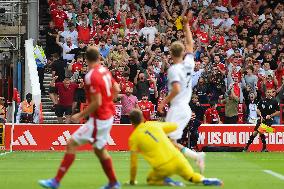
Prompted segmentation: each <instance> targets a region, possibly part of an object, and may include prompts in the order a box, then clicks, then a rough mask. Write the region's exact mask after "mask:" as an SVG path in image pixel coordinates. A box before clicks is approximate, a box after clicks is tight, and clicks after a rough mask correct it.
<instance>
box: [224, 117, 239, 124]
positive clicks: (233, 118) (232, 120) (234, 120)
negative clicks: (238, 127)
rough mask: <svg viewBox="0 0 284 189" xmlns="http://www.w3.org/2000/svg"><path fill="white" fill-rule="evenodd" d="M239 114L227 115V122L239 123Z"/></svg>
mask: <svg viewBox="0 0 284 189" xmlns="http://www.w3.org/2000/svg"><path fill="white" fill-rule="evenodd" d="M238 119H239V117H238V116H233V117H227V116H225V122H224V123H225V124H236V123H238Z"/></svg>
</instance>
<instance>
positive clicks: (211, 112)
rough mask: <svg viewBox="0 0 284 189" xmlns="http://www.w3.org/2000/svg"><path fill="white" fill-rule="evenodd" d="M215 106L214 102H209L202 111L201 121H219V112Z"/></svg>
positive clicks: (207, 122)
mask: <svg viewBox="0 0 284 189" xmlns="http://www.w3.org/2000/svg"><path fill="white" fill-rule="evenodd" d="M216 108H217V104H216V102H214V101H213V102H210V107H209V108H208V109H207V110H206V111H205V113H204V119H203V121H204V123H205V124H218V123H220V122H221V121H220V116H219V113H218V111H217V109H216Z"/></svg>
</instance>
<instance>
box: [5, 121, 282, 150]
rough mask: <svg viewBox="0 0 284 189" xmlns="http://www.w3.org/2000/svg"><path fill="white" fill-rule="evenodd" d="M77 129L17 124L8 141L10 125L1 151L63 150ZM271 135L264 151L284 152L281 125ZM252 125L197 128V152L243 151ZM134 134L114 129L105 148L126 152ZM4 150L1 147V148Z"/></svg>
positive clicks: (129, 129) (74, 126)
mask: <svg viewBox="0 0 284 189" xmlns="http://www.w3.org/2000/svg"><path fill="white" fill-rule="evenodd" d="M79 127H80V125H79V124H68V125H62V124H61V125H60V124H32V125H31V124H30V125H29V124H16V125H15V128H14V137H13V139H11V124H6V125H5V128H4V130H3V131H4V136H5V137H4V139H5V140H4V145H3V146H4V148H5V150H10V143H11V141H12V147H13V150H16V151H18V150H25V151H48V150H56V151H57V150H58V151H61V150H64V149H65V146H66V142H67V140H68V139H69V138H70V137H71V135H72V133H73V132H74V131H75V130H76V129H78V128H79ZM273 128H275V132H274V133H269V134H266V140H267V144H268V145H267V147H268V150H269V151H284V125H276V126H273ZM253 129H254V125H246V124H237V125H201V127H199V141H198V147H199V149H201V148H203V147H204V146H216V147H220V146H228V147H244V146H245V143H246V142H247V141H248V139H249V136H250V134H251V133H252V132H253ZM132 131H133V127H131V126H130V125H122V124H117V125H113V128H112V130H111V133H110V136H109V137H108V146H107V148H108V149H109V150H110V151H126V150H128V138H129V136H130V135H131V133H132ZM2 148H3V147H2ZM261 148H262V143H261V141H260V139H259V138H258V137H257V138H256V139H255V140H254V143H253V144H252V145H251V147H250V150H252V151H260V150H261ZM79 150H91V145H89V144H88V145H85V146H82V147H80V148H79Z"/></svg>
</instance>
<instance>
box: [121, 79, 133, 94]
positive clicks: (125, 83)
mask: <svg viewBox="0 0 284 189" xmlns="http://www.w3.org/2000/svg"><path fill="white" fill-rule="evenodd" d="M127 87H130V88H132V89H133V87H134V84H133V83H132V82H131V81H125V80H121V82H120V89H121V93H122V94H124V93H125V90H126V88H127Z"/></svg>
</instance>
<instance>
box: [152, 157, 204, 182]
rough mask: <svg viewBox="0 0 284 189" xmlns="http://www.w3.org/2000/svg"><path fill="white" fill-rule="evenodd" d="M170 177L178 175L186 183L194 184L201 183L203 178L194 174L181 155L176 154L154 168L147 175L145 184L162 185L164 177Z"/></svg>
mask: <svg viewBox="0 0 284 189" xmlns="http://www.w3.org/2000/svg"><path fill="white" fill-rule="evenodd" d="M172 175H179V176H181V177H182V178H183V179H184V180H186V181H191V182H194V183H199V182H201V180H202V178H203V176H202V175H200V174H199V173H195V172H194V171H193V169H192V167H191V165H190V164H189V162H188V161H187V159H186V158H185V157H184V156H183V155H182V154H177V155H176V156H175V157H174V158H173V159H172V160H171V161H169V162H168V163H166V164H164V165H162V166H160V167H158V168H154V169H153V170H152V171H151V172H150V173H149V175H148V178H147V182H148V184H150V185H163V184H164V179H165V177H170V176H172Z"/></svg>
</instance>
